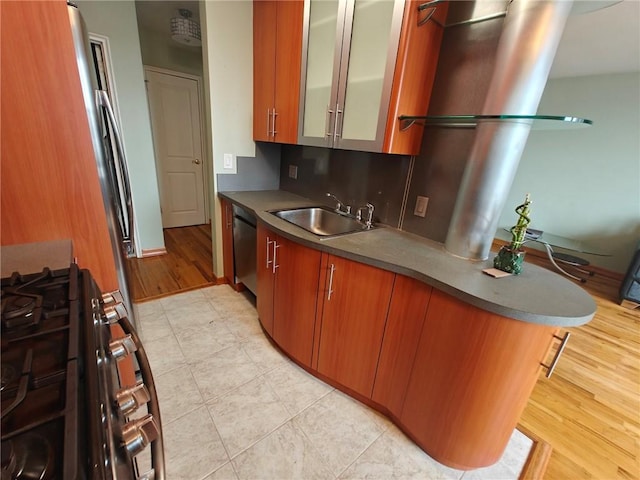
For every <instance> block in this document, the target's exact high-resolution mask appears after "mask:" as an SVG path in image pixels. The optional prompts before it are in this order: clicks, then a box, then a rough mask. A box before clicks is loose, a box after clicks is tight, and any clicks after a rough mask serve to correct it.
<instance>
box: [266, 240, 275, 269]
mask: <svg viewBox="0 0 640 480" xmlns="http://www.w3.org/2000/svg"><path fill="white" fill-rule="evenodd" d="M272 243H273V240H269V237H267V265H266V269H267V270H269V264H270V263H271V260H269V245H271V244H272Z"/></svg>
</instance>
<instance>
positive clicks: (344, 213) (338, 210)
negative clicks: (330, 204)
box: [327, 193, 351, 215]
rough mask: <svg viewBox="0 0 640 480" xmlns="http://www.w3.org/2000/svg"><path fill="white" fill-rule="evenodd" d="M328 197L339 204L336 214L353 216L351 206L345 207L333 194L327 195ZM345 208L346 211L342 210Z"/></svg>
mask: <svg viewBox="0 0 640 480" xmlns="http://www.w3.org/2000/svg"><path fill="white" fill-rule="evenodd" d="M327 197H331V198H333V199H334V200H335V201H336V202H337V205H336V212H337V213H340V214H343V215H350V214H351V205H345V204H344V203H342V201H341V200H340V199H339V198H338V197H336V196H335V195H334V194H333V193H327ZM343 207H344V210H343V209H342V208H343Z"/></svg>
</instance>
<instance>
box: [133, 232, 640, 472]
mask: <svg viewBox="0 0 640 480" xmlns="http://www.w3.org/2000/svg"><path fill="white" fill-rule="evenodd" d="M165 241H166V245H167V250H168V252H169V253H168V254H167V255H162V256H158V257H151V258H145V259H135V260H133V261H132V262H131V273H132V275H130V277H131V278H132V280H133V281H132V295H133V298H134V300H135V301H140V300H142V299H149V298H154V297H158V296H163V295H167V294H170V293H175V292H178V291H184V290H189V289H193V288H196V287H199V286H203V285H210V284H213V283H215V281H216V279H215V277H214V275H213V272H212V262H211V231H210V226H209V225H201V226H198V227H186V228H176V229H168V230H165ZM526 261H527V262H532V263H538V264H541V265H545V266H548V265H549V264H548V260H546V259H545V258H538V257H536V256H534V255H530V254H528V256H527V259H526ZM525 268H526V265H525ZM602 273H603V272H598V274H596V276H595V277H592V278H589V280H588V282H587V283H586V284H583V285H582V286H583V287H584V288H585V289H586V290H587V291H588V292H589V293H590V294H591V295H592V296H593V297H594V299H595V301H596V303H597V306H598V310H597V313H596V316H595V318H594V319H593V320H592V321H591V322H589V323H588V324H586V325H584V326H581V327H574V328H571V329H569V331H570V332H571V338H570V339H569V343H568V345H567V347H566V349H565V351H564V353H563V355H562V357H561V359H560V362H559V363H558V366H557V368H556V370H555V372H554V374H553V376H552V377H551V378H550V379H546V378H544V376H543V375H541V376H540V379H539V381H538V383H537V385H536V387H535V389H534V391H533V394H532V395H531V398H530V400H529V403H528V405H527V407H526V409H525V411H524V413H523V414H522V417H521V419H520V425H521V427H523V428H524V429H525V430H526V431H529V432H531V433H532V434H534V435H535V436H537V437H539V438H540V439H542V440H544V441H545V442H547V443H548V444H550V445H551V447H552V448H553V452H552V454H551V458H550V460H549V464H548V466H547V469H546V472H545V474H544V478H545V479H558V480H567V479H598V480H610V479H630V478H635V479H640V308H639V309H636V310H629V309H627V308H624V307H622V306H620V305H619V304H618V288H619V286H620V276H619V275H612V276H610V277H609V276H606V275H602ZM605 273H606V272H605ZM561 333H564V332H561ZM554 350H555V349H554Z"/></svg>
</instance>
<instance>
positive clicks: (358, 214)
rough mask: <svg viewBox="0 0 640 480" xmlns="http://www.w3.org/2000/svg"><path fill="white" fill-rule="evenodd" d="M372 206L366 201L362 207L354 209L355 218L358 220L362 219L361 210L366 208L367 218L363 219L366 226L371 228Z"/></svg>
mask: <svg viewBox="0 0 640 480" xmlns="http://www.w3.org/2000/svg"><path fill="white" fill-rule="evenodd" d="M374 208H375V207H374V206H373V205H371V204H370V203H367V204H366V205H365V206H364V207H358V209H357V210H356V220H358V221H359V222H361V221H362V212H363V211H364V210H365V209H366V210H367V219H366V220H365V222H364V224H365V226H366V227H367V228H371V226H372V225H373V210H374Z"/></svg>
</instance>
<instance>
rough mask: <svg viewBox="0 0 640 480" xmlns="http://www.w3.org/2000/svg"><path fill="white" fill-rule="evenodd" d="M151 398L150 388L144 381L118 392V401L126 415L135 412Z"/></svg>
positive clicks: (119, 406)
mask: <svg viewBox="0 0 640 480" xmlns="http://www.w3.org/2000/svg"><path fill="white" fill-rule="evenodd" d="M150 399H151V397H150V395H149V390H147V387H145V386H144V383H142V382H140V383H138V384H137V385H134V386H133V387H129V388H123V389H122V390H119V391H118V392H116V403H117V404H118V408H119V409H120V411H121V412H122V414H123V415H124V416H125V417H126V416H128V415H130V414H132V413H133V412H135V411H136V410H137V409H138V408H140V407H141V406H142V405H144V404H145V403H147V402H148V401H149V400H150Z"/></svg>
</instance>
